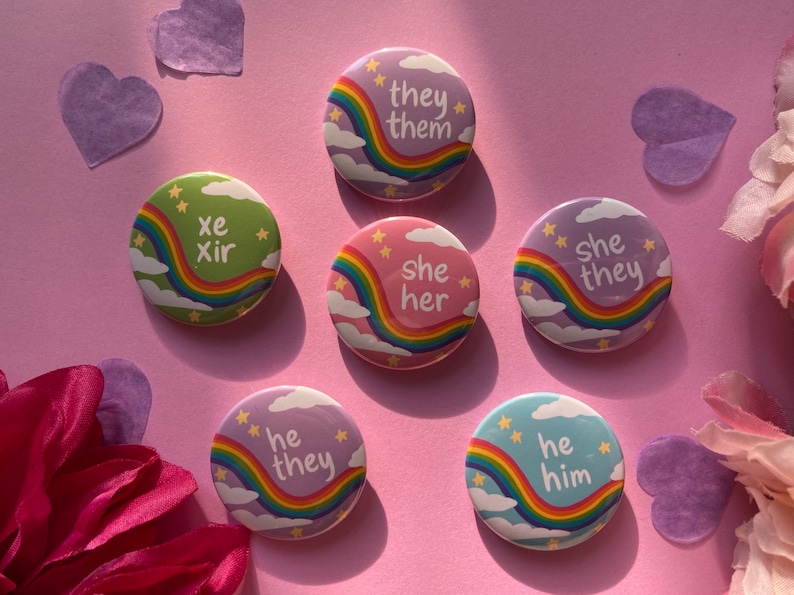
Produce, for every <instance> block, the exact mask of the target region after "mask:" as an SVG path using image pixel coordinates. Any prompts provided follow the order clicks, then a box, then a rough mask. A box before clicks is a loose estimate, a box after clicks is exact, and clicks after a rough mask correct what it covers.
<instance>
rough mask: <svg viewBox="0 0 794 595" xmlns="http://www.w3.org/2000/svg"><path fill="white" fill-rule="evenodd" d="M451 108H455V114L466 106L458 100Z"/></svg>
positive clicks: (462, 110) (460, 112)
mask: <svg viewBox="0 0 794 595" xmlns="http://www.w3.org/2000/svg"><path fill="white" fill-rule="evenodd" d="M452 109H454V110H455V113H456V114H462V113H463V112H464V111H465V110H466V106H465V105H463V104H462V103H461V102H460V101H458V102H457V103H456V104H455V107H453V108H452Z"/></svg>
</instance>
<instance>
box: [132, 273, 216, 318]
mask: <svg viewBox="0 0 794 595" xmlns="http://www.w3.org/2000/svg"><path fill="white" fill-rule="evenodd" d="M138 285H139V286H140V288H141V291H142V292H143V293H144V295H145V296H146V297H147V298H149V301H150V302H152V303H153V304H154V305H155V306H170V307H171V308H185V309H188V310H201V311H202V312H212V307H211V306H208V305H207V304H202V303H201V302H194V301H193V300H191V299H188V298H186V297H182V296H179V295H177V294H176V293H175V292H173V291H171V290H170V289H160V288H159V287H157V285H155V284H154V281H151V280H149V279H140V280H139V281H138Z"/></svg>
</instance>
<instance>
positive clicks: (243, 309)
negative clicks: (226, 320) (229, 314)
mask: <svg viewBox="0 0 794 595" xmlns="http://www.w3.org/2000/svg"><path fill="white" fill-rule="evenodd" d="M235 312H237V316H242V315H243V314H245V313H246V312H248V308H246V307H245V306H240V307H239V308H237V309H236V310H235Z"/></svg>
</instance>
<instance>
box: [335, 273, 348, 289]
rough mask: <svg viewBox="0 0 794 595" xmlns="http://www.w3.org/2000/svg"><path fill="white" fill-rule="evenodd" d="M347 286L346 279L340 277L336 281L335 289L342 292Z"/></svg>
mask: <svg viewBox="0 0 794 595" xmlns="http://www.w3.org/2000/svg"><path fill="white" fill-rule="evenodd" d="M345 285H347V281H345V279H344V277H341V276H340V277H339V279H337V280H336V281H334V287H336V290H337V291H342V290H343V289H344V288H345Z"/></svg>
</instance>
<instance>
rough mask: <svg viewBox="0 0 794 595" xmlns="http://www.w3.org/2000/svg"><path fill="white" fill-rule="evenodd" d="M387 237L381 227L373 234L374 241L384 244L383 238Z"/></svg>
mask: <svg viewBox="0 0 794 595" xmlns="http://www.w3.org/2000/svg"><path fill="white" fill-rule="evenodd" d="M385 237H386V234H385V233H383V232H382V231H381V230H380V228H378V231H376V232H375V233H373V234H372V243H378V244H382V243H383V238H385Z"/></svg>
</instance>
